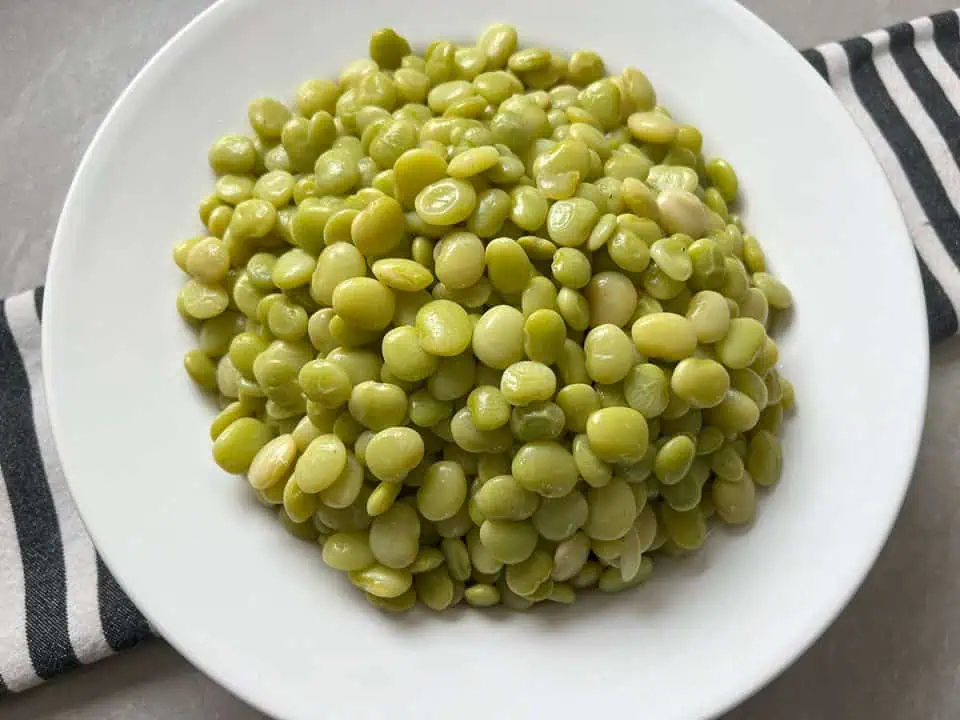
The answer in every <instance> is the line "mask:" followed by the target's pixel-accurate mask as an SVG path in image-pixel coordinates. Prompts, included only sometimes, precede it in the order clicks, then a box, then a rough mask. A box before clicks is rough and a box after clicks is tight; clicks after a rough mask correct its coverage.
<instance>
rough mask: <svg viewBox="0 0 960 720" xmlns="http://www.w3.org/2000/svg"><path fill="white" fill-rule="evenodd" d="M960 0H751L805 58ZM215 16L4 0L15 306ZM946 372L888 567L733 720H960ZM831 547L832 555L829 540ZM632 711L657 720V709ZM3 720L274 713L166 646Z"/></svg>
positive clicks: (943, 353) (4, 215)
mask: <svg viewBox="0 0 960 720" xmlns="http://www.w3.org/2000/svg"><path fill="white" fill-rule="evenodd" d="M956 2H957V0H744V4H745V5H747V6H748V7H750V8H751V9H752V10H754V11H755V12H757V13H758V14H759V15H760V16H762V17H763V18H764V19H766V20H767V21H768V22H769V23H770V24H771V25H773V27H775V28H776V29H777V30H779V31H780V32H781V33H782V34H783V35H784V36H785V37H786V38H787V39H788V40H790V41H791V42H792V43H794V44H795V45H797V46H798V47H806V46H809V45H812V44H816V43H820V42H824V41H827V40H833V39H838V38H841V37H845V36H848V35H853V34H858V33H860V32H863V31H866V30H869V29H872V28H875V27H878V26H882V25H887V24H890V23H892V22H897V21H899V20H907V19H910V18H913V17H916V16H918V15H923V14H926V13H930V12H935V11H939V10H946V9H948V8H950V7H951V6H952V5H954V3H956ZM208 4H209V2H208V0H136V1H135V0H0V295H7V294H11V293H13V292H15V291H18V290H22V289H26V288H29V287H32V286H34V285H36V284H39V283H41V282H42V281H43V275H44V270H45V266H46V261H47V254H48V252H49V247H50V241H51V239H52V236H53V229H54V225H55V223H56V219H57V216H58V214H59V211H60V206H61V203H62V202H63V198H64V195H65V194H66V191H67V187H68V185H69V183H70V180H71V178H72V176H73V173H74V171H75V169H76V166H77V164H78V162H79V161H80V156H81V154H82V153H83V150H84V149H85V148H86V146H87V144H88V143H89V142H90V139H91V138H92V136H93V133H94V131H95V130H96V128H97V126H98V125H99V123H100V121H101V120H102V118H103V116H104V115H105V114H106V112H107V110H108V109H109V107H110V105H111V104H112V103H113V101H114V99H115V98H116V96H117V95H118V94H119V93H120V91H121V90H122V89H123V88H124V86H125V85H126V84H127V82H128V81H129V80H130V79H131V78H132V77H133V76H134V74H135V73H136V72H137V71H138V70H139V69H140V67H141V66H142V65H143V63H144V62H145V61H146V60H147V59H148V58H149V57H150V56H151V55H152V54H153V53H154V52H155V51H156V50H157V49H158V48H159V47H160V46H161V45H162V44H163V42H164V41H166V40H167V38H169V37H170V35H172V34H173V33H174V32H175V31H176V30H177V29H178V28H179V27H180V26H182V25H183V24H184V23H186V22H187V21H188V20H189V19H190V18H191V17H193V16H194V15H195V14H196V13H197V12H199V11H200V10H202V9H203V8H204V7H206V6H207V5H208ZM932 364H933V368H932V378H931V380H932V386H931V400H930V408H929V412H928V416H927V428H926V432H925V435H924V441H923V447H922V449H921V452H920V460H919V463H918V466H917V471H916V476H915V478H914V482H913V486H912V488H911V490H910V494H909V496H908V498H907V501H906V504H905V506H904V509H903V512H902V514H901V516H900V520H899V522H898V523H897V527H896V529H895V530H894V533H893V536H892V537H891V539H890V542H889V544H888V545H887V547H886V549H885V550H884V552H883V554H882V555H881V557H880V560H879V561H878V563H877V565H876V567H875V568H874V570H873V572H872V573H871V574H870V576H869V578H868V579H867V582H866V583H865V584H864V586H863V588H862V589H861V590H860V592H859V593H858V594H857V596H856V598H855V599H854V601H853V602H852V603H851V604H850V606H849V607H848V608H847V610H846V611H845V612H844V613H843V615H842V616H841V617H840V619H839V620H838V621H837V622H836V623H835V624H834V625H833V627H832V628H830V630H829V631H828V632H827V633H826V635H824V637H823V638H822V639H821V640H820V641H819V642H818V643H817V644H816V645H815V646H814V647H813V648H812V649H811V650H810V651H809V652H808V653H807V654H806V655H805V656H804V657H803V658H801V659H800V660H799V661H798V662H797V663H796V664H795V665H794V666H793V667H792V668H790V669H789V670H788V671H787V672H786V673H784V675H782V676H781V677H780V678H779V679H777V680H776V681H774V682H773V683H772V684H771V685H770V686H769V687H767V688H766V689H764V690H763V691H761V692H760V693H759V694H758V695H756V696H755V697H754V698H752V699H751V700H749V701H748V702H746V703H745V704H744V705H743V706H742V707H740V708H738V709H737V710H735V711H734V712H732V713H731V714H730V715H729V717H728V720H770V719H772V718H776V719H778V720H807V719H809V720H834V719H836V720H841V719H843V720H846V719H847V718H872V719H873V720H940V719H943V720H946V719H947V718H957V717H960V602H958V599H960V573H958V572H957V569H958V567H960V523H958V515H960V473H958V472H957V471H956V468H958V467H960V464H958V461H960V402H957V399H960V340H954V341H950V342H947V343H945V344H943V345H941V346H939V347H937V348H936V349H935V351H934V353H933V359H932ZM811 537H815V535H814V534H812V535H811ZM819 541H820V542H822V543H823V545H824V552H829V549H830V538H820V540H819ZM735 658H736V653H735V652H734V651H733V649H731V661H735ZM690 681H691V682H696V678H690ZM633 710H634V711H635V712H636V713H637V714H638V716H639V717H644V714H643V704H642V698H638V704H637V706H636V707H635V708H633ZM0 717H2V718H4V720H37V719H39V718H44V719H47V720H68V719H69V720H133V719H138V720H141V719H142V720H169V719H171V718H178V719H181V720H200V719H203V720H207V719H211V720H212V719H216V718H224V719H227V718H229V719H230V720H254V719H255V718H262V717H263V716H262V715H260V714H259V713H257V712H256V711H254V710H252V709H250V708H248V707H247V706H246V705H244V704H243V703H242V702H240V701H238V700H236V699H235V698H233V697H232V696H230V695H229V694H228V693H227V692H226V691H224V690H222V689H221V688H219V687H218V686H217V685H215V684H214V683H213V682H211V681H210V680H208V679H206V678H205V677H204V676H203V675H201V674H200V673H199V672H197V671H196V670H194V669H193V668H192V667H191V666H190V665H189V664H188V663H187V662H186V661H185V660H183V658H181V657H180V656H179V655H178V654H177V653H176V652H175V651H174V650H172V649H171V648H170V647H169V646H168V645H166V644H165V643H163V642H162V641H159V640H157V641H154V642H150V643H147V644H145V645H142V646H141V647H139V648H136V649H134V650H131V651H128V652H125V653H123V654H121V655H118V656H115V657H112V658H110V659H108V660H105V661H103V662H101V663H98V664H96V665H94V666H91V667H88V668H84V669H82V670H79V671H76V672H74V673H71V674H69V675H66V676H64V677H62V678H58V679H56V680H54V681H52V682H48V683H47V684H45V685H43V686H41V687H39V688H37V689H34V690H31V691H29V692H26V693H24V694H21V695H17V696H12V697H8V698H6V699H3V700H0Z"/></svg>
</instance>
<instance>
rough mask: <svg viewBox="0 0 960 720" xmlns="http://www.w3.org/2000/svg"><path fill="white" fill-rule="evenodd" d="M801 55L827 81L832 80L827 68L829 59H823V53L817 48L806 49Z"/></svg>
mask: <svg viewBox="0 0 960 720" xmlns="http://www.w3.org/2000/svg"><path fill="white" fill-rule="evenodd" d="M801 55H803V57H804V58H805V59H806V61H807V62H808V63H810V64H811V65H813V69H814V70H816V71H817V73H818V74H819V75H820V77H822V78H823V79H824V80H826V81H827V82H829V81H830V72H829V70H827V61H826V60H824V59H823V55H822V54H821V53H820V51H819V50H817V49H816V48H810V49H809V50H804V51H803V52H802V53H801Z"/></svg>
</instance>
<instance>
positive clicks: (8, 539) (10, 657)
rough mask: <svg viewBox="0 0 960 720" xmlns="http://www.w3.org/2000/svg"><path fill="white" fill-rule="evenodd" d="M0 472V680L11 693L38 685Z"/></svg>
mask: <svg viewBox="0 0 960 720" xmlns="http://www.w3.org/2000/svg"><path fill="white" fill-rule="evenodd" d="M6 488H7V486H6V483H5V482H4V480H3V471H2V470H0V593H2V595H0V676H3V681H4V682H5V683H6V685H7V688H8V689H9V690H10V691H11V692H16V691H18V690H24V689H26V688H28V687H30V686H31V685H36V684H37V683H38V682H40V678H39V677H38V676H37V674H36V673H35V672H34V670H33V663H32V662H31V661H30V651H29V650H28V648H27V623H26V620H27V611H26V603H25V601H24V587H23V558H22V557H21V556H20V540H19V538H18V537H17V528H16V525H15V524H14V521H13V508H11V507H10V498H9V497H7V490H6Z"/></svg>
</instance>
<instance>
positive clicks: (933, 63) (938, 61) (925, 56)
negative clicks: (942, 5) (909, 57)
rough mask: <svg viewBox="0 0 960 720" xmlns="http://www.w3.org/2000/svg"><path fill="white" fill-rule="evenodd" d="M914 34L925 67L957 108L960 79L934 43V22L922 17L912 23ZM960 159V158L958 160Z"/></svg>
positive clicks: (959, 98) (915, 43)
mask: <svg viewBox="0 0 960 720" xmlns="http://www.w3.org/2000/svg"><path fill="white" fill-rule="evenodd" d="M910 24H911V25H912V26H913V32H914V38H915V42H914V47H915V48H916V50H917V54H918V55H919V56H920V59H921V60H923V63H924V65H926V66H927V67H928V68H929V69H930V74H931V75H933V77H934V78H935V79H936V81H937V82H938V83H939V84H940V87H941V88H943V93H944V95H946V96H947V99H948V100H949V101H950V104H951V105H954V106H956V105H957V102H958V101H960V77H957V74H956V73H955V72H954V71H953V68H952V67H950V66H949V65H948V64H947V61H946V60H944V59H943V55H941V54H940V49H939V48H938V47H937V46H936V44H935V43H934V41H933V21H932V20H931V19H930V18H929V17H922V18H918V19H917V20H914V21H913V22H911V23H910ZM958 159H960V158H958Z"/></svg>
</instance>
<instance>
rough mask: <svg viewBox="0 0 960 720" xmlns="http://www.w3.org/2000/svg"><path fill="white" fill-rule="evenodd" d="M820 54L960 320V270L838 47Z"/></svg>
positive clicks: (833, 45)
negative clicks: (863, 101) (862, 100)
mask: <svg viewBox="0 0 960 720" xmlns="http://www.w3.org/2000/svg"><path fill="white" fill-rule="evenodd" d="M819 50H820V53H821V54H822V55H823V59H824V61H825V62H826V64H827V70H828V72H829V76H830V84H831V85H832V86H833V89H834V91H835V92H836V93H837V96H838V97H839V98H840V100H841V102H842V103H843V105H844V106H845V107H846V109H847V112H849V113H850V115H851V116H852V117H853V120H854V122H856V124H857V126H858V127H859V128H860V132H862V133H863V134H864V136H865V137H866V138H867V141H868V142H869V143H870V146H871V147H872V148H873V152H874V154H875V155H876V156H877V159H878V160H879V161H880V165H881V166H882V167H883V170H884V172H885V173H886V175H887V179H888V180H889V182H890V185H891V187H892V188H893V192H894V195H896V197H897V200H898V201H899V202H900V209H901V210H902V212H903V217H904V220H905V221H906V223H907V228H908V230H909V231H910V235H911V237H912V238H913V241H914V244H915V245H916V248H917V252H919V253H920V256H921V257H922V258H923V261H924V262H925V263H926V264H927V267H928V268H929V269H930V272H931V273H932V274H933V276H934V277H935V278H936V279H937V281H938V282H939V283H940V286H941V287H942V288H943V290H944V292H945V293H946V294H947V297H948V298H949V299H950V303H951V304H952V305H953V308H954V311H955V312H957V313H958V316H960V269H958V268H957V266H956V265H955V264H954V262H953V259H952V258H951V257H950V255H949V254H948V253H947V251H946V250H945V249H944V247H943V245H942V244H941V242H940V238H939V237H938V236H937V233H936V231H935V230H934V229H933V228H932V227H931V226H930V223H929V221H928V220H927V215H926V213H925V212H924V211H923V208H922V207H921V206H920V202H919V200H917V196H916V194H915V193H914V191H913V187H912V186H911V185H910V181H909V180H908V179H907V175H906V173H905V172H904V170H903V167H901V165H900V161H899V160H898V159H897V156H896V154H895V153H894V152H893V149H892V148H891V147H890V144H889V143H888V142H887V140H886V138H884V136H883V133H881V132H880V129H879V128H878V127H877V126H876V124H875V123H874V121H873V118H871V117H870V113H868V112H867V111H866V109H865V108H864V107H863V105H862V104H861V103H860V98H859V97H858V96H857V93H856V90H855V89H854V87H853V84H852V82H851V80H850V65H849V62H848V59H847V54H846V53H845V52H844V50H843V48H842V47H841V46H840V44H839V43H828V44H827V45H823V46H821V47H820V48H819ZM897 100H899V98H895V99H894V102H897ZM954 190H955V191H957V190H960V188H957V187H955V188H954Z"/></svg>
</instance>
